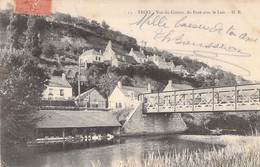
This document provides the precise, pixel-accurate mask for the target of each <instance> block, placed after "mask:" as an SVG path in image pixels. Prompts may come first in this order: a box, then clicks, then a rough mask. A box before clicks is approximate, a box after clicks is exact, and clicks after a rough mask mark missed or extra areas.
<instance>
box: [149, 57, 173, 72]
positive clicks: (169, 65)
mask: <svg viewBox="0 0 260 167" xmlns="http://www.w3.org/2000/svg"><path fill="white" fill-rule="evenodd" d="M150 60H151V61H152V62H153V63H154V64H156V65H157V66H158V68H160V69H168V70H170V71H173V70H174V68H175V65H174V63H173V61H169V62H167V61H166V60H165V59H163V58H161V57H160V56H158V55H155V54H154V55H153V56H152V57H150Z"/></svg>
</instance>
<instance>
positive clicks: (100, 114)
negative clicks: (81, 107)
mask: <svg viewBox="0 0 260 167" xmlns="http://www.w3.org/2000/svg"><path fill="white" fill-rule="evenodd" d="M38 115H39V116H43V119H42V120H41V121H40V122H38V124H37V127H38V128H79V127H119V126H121V125H120V123H119V122H118V121H117V120H116V118H115V117H114V116H113V115H112V114H111V113H109V112H105V111H68V110H66V111H64V110H41V111H39V112H38Z"/></svg>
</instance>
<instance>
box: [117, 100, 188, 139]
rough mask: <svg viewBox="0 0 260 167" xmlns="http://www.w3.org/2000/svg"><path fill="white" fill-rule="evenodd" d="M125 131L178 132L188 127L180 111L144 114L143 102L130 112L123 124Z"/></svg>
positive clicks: (143, 132)
mask: <svg viewBox="0 0 260 167" xmlns="http://www.w3.org/2000/svg"><path fill="white" fill-rule="evenodd" d="M122 128H123V133H124V134H127V135H134V134H156V133H158V134H163V133H165V134H166V133H167V134H169V133H178V132H183V131H185V130H186V129H187V126H186V124H185V122H184V121H183V119H182V117H181V114H180V113H167V114H162V113H153V114H143V112H142V104H140V106H139V107H137V109H136V110H134V111H132V112H131V113H130V117H128V119H127V120H126V122H125V124H124V125H123V127H122Z"/></svg>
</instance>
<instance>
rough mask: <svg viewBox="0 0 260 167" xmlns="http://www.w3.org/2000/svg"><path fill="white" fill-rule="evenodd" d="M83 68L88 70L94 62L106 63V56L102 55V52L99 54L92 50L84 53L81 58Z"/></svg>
mask: <svg viewBox="0 0 260 167" xmlns="http://www.w3.org/2000/svg"><path fill="white" fill-rule="evenodd" d="M79 59H80V62H81V66H83V67H85V68H87V64H88V63H93V62H104V56H103V54H102V53H101V51H99V52H97V51H96V50H95V49H90V50H87V51H85V52H83V53H82V54H81V55H80V56H79Z"/></svg>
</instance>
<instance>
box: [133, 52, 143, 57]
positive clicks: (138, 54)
mask: <svg viewBox="0 0 260 167" xmlns="http://www.w3.org/2000/svg"><path fill="white" fill-rule="evenodd" d="M133 52H134V54H135V55H136V56H138V57H141V58H146V56H145V55H144V54H143V53H141V52H138V51H133Z"/></svg>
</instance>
